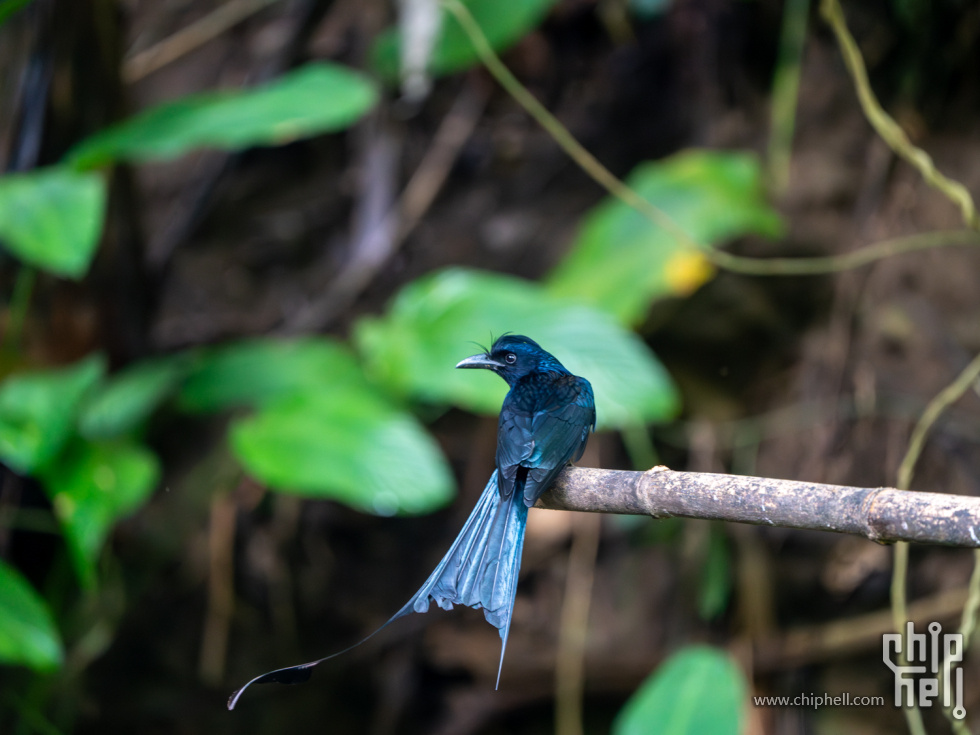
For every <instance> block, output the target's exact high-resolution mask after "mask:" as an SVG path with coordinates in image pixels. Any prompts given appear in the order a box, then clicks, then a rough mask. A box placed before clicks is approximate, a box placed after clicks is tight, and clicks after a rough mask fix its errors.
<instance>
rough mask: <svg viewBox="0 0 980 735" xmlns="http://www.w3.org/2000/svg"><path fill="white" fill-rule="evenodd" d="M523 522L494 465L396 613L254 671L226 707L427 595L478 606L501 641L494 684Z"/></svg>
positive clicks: (523, 512) (421, 607) (301, 677)
mask: <svg viewBox="0 0 980 735" xmlns="http://www.w3.org/2000/svg"><path fill="white" fill-rule="evenodd" d="M526 525H527V506H526V505H524V494H523V492H518V491H517V489H515V490H514V491H513V492H512V493H511V495H510V496H509V497H508V498H501V497H500V492H499V490H498V488H497V472H496V470H494V473H493V474H492V475H491V476H490V481H489V482H488V483H487V486H486V487H485V488H484V489H483V493H482V494H481V495H480V498H479V500H478V501H477V503H476V507H475V508H473V512H472V513H470V517H469V518H468V519H467V520H466V524H465V525H464V526H463V530H462V531H460V532H459V535H458V536H457V537H456V540H455V541H454V542H453V545H452V546H451V547H449V551H448V552H446V555H445V556H444V557H443V558H442V561H440V562H439V564H438V566H437V567H436V568H435V570H434V571H433V572H432V574H430V575H429V578H428V579H427V580H426V581H425V584H423V585H422V587H421V588H420V589H419V591H418V592H416V593H415V594H414V595H412V598H411V599H410V600H409V601H408V602H406V603H405V605H404V606H403V607H402V608H401V609H400V610H399V611H398V612H396V613H395V614H394V615H392V616H391V617H390V618H389V619H388V620H387V621H386V622H385V623H384V624H383V625H381V626H380V627H379V628H377V629H376V630H374V631H373V632H372V633H370V634H369V635H367V636H365V637H364V638H362V639H361V640H360V641H358V642H357V643H355V644H354V645H353V646H349V647H348V648H345V649H344V650H342V651H338V652H337V653H333V654H330V655H329V656H325V657H324V658H321V659H318V660H316V661H310V662H309V663H305V664H300V665H299V666H290V667H288V668H285V669H277V670H276V671H270V672H269V673H267V674H263V675H261V676H257V677H256V678H254V679H252V680H251V681H250V682H248V683H247V684H246V685H245V686H243V687H242V688H241V689H239V690H238V691H236V692H235V693H234V694H232V695H231V697H230V698H229V700H228V709H234V707H235V705H236V704H237V703H238V699H239V697H241V695H242V693H243V692H244V691H245V689H246V688H247V687H249V686H251V685H252V684H268V683H273V682H276V683H280V684H298V683H300V682H303V681H306V680H307V679H309V678H310V675H311V673H312V669H313V667H314V666H316V665H317V664H320V663H323V662H324V661H327V660H328V659H331V658H334V657H335V656H340V655H341V654H343V653H347V652H348V651H350V650H351V649H352V648H356V647H357V646H359V645H361V644H362V643H364V642H365V641H367V640H368V639H369V638H372V637H373V636H374V635H375V634H377V633H378V632H380V631H381V630H383V629H384V628H386V627H387V626H388V625H389V624H390V623H391V622H392V621H394V620H397V619H398V618H400V617H403V616H405V615H408V614H409V613H412V612H419V613H424V612H426V611H427V610H428V609H429V601H430V600H431V601H433V602H435V603H436V604H437V605H438V606H439V607H441V608H442V609H444V610H451V609H452V607H453V605H468V606H469V607H473V608H483V614H484V616H485V617H486V619H487V621H488V622H489V623H490V624H492V625H494V626H496V627H497V628H498V629H499V630H500V637H501V639H502V640H503V643H502V644H501V650H500V666H499V667H498V669H497V686H499V685H500V672H501V670H502V669H503V665H504V653H505V652H506V650H507V636H508V634H509V633H510V621H511V614H512V613H513V610H514V595H515V594H516V592H517V576H518V573H519V572H520V568H521V551H522V550H523V548H524V528H525V526H526Z"/></svg>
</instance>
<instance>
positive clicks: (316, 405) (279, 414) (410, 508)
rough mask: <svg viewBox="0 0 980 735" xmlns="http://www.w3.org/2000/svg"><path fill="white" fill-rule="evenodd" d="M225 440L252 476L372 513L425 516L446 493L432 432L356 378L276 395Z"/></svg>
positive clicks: (448, 482) (447, 481) (446, 476)
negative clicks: (420, 514) (229, 443)
mask: <svg viewBox="0 0 980 735" xmlns="http://www.w3.org/2000/svg"><path fill="white" fill-rule="evenodd" d="M231 440H232V448H233V450H234V452H235V455H236V456H237V457H238V458H239V459H240V460H241V462H242V464H243V465H244V466H245V467H246V468H247V469H248V471H249V472H250V473H251V474H253V475H254V476H255V477H257V478H259V479H260V480H262V481H263V482H266V483H268V484H269V485H272V486H274V487H276V488H277V489H279V490H282V491H285V492H290V493H295V494H298V495H303V496H305V497H316V498H330V499H333V500H337V501H339V502H341V503H345V504H347V505H349V506H351V507H353V508H356V509H358V510H362V511H366V512H368V513H376V514H379V515H391V514H394V513H401V514H419V513H428V512H430V511H432V510H435V509H436V508H439V507H441V506H443V505H445V504H446V503H447V502H448V501H449V500H450V498H451V497H452V486H453V483H452V478H451V476H450V473H449V470H448V468H447V467H446V463H445V460H444V459H443V457H442V454H441V453H440V452H439V449H438V447H437V446H436V444H435V442H434V441H433V440H432V438H431V436H430V435H429V434H428V433H427V432H426V431H425V429H423V428H422V426H421V425H420V424H419V423H418V422H417V421H416V420H415V419H414V418H413V417H412V416H410V415H409V414H407V413H405V412H403V411H400V410H398V409H396V408H395V407H394V406H392V405H390V404H389V403H387V402H386V401H385V400H384V399H382V398H381V397H380V396H379V395H378V394H376V393H375V392H373V391H371V390H370V389H366V388H364V387H363V386H359V385H358V384H356V383H354V384H344V383H343V382H340V381H337V382H334V383H332V384H331V385H330V386H329V387H324V388H323V389H321V390H319V391H316V392H311V393H308V394H297V395H292V396H288V397H286V398H284V399H281V400H279V401H277V402H275V403H273V404H271V405H269V406H267V407H265V408H262V409H261V410H260V411H259V412H258V414H256V415H255V416H253V417H250V418H247V419H242V420H239V421H237V422H236V423H235V424H234V425H233V427H232V432H231Z"/></svg>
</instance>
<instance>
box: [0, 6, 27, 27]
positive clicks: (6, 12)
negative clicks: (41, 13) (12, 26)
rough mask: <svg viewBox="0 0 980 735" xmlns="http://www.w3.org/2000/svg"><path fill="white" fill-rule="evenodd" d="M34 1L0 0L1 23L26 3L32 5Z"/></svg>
mask: <svg viewBox="0 0 980 735" xmlns="http://www.w3.org/2000/svg"><path fill="white" fill-rule="evenodd" d="M32 2H34V0H0V24H2V23H3V22H4V21H6V20H7V18H9V17H10V16H11V15H13V14H14V13H16V12H17V11H18V10H20V9H21V8H23V7H24V6H25V5H30V4H31V3H32Z"/></svg>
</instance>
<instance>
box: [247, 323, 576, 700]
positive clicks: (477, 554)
mask: <svg viewBox="0 0 980 735" xmlns="http://www.w3.org/2000/svg"><path fill="white" fill-rule="evenodd" d="M456 367H458V368H482V369H487V370H492V371H493V372H495V373H497V374H498V375H499V376H500V377H501V378H503V379H504V380H505V381H507V384H508V385H509V386H510V391H509V392H508V393H507V397H506V398H504V403H503V405H502V406H501V409H500V420H499V422H498V427H497V454H496V469H495V470H494V472H493V474H492V475H491V476H490V481H489V482H488V483H487V485H486V487H485V488H484V489H483V493H482V494H481V495H480V498H479V500H478V501H477V503H476V507H474V508H473V512H472V513H470V517H469V518H468V519H467V521H466V523H465V525H464V526H463V529H462V531H460V533H459V535H458V536H457V537H456V540H455V541H454V542H453V545H452V546H451V547H450V548H449V551H448V552H447V553H446V555H445V556H444V557H443V559H442V561H441V562H439V564H438V566H436V568H435V569H434V570H433V572H432V574H430V575H429V578H428V579H427V580H426V581H425V584H423V585H422V587H421V588H420V589H419V591H418V592H416V593H415V594H414V595H413V596H412V598H411V599H410V600H409V601H408V602H407V603H405V605H404V606H403V607H402V608H401V610H399V611H398V612H397V613H395V614H394V615H393V616H392V617H391V618H390V619H389V620H388V621H387V622H386V623H385V624H384V625H382V626H381V628H378V630H375V631H374V632H373V633H371V634H370V635H369V636H367V638H364V639H363V640H362V641H360V642H359V643H356V644H354V645H355V646H357V645H360V643H363V642H364V641H366V640H367V639H368V638H370V637H371V636H373V635H374V634H375V633H377V632H378V631H380V630H381V629H382V628H384V627H385V626H387V625H388V624H389V623H391V622H392V621H393V620H397V619H398V618H400V617H402V616H404V615H408V614H409V613H412V612H425V611H426V610H428V609H429V605H430V603H431V602H435V603H436V604H437V605H438V606H439V607H441V608H443V609H445V610H449V609H452V607H453V605H467V606H469V607H473V608H482V609H483V614H484V616H485V617H486V619H487V621H488V622H490V623H491V624H492V625H494V626H496V627H497V628H498V629H499V630H500V637H501V638H502V640H503V642H502V646H501V652H500V667H499V668H498V672H497V683H498V685H499V683H500V671H501V670H502V669H503V662H504V653H505V652H506V649H507V637H508V634H509V633H510V623H511V617H512V613H513V609H514V597H515V594H516V592H517V578H518V574H519V572H520V567H521V552H522V550H523V548H524V530H525V528H526V526H527V511H528V508H530V507H531V506H532V505H534V503H535V501H537V499H538V497H540V495H541V493H543V492H544V491H545V490H547V489H548V487H549V486H550V485H551V483H552V482H554V480H555V477H556V476H557V475H558V473H559V472H561V470H562V469H563V468H564V467H565V466H566V465H567V464H568V463H569V462H574V461H576V460H577V459H579V458H580V457H581V456H582V452H583V451H585V444H586V442H587V441H588V438H589V432H590V431H592V430H593V429H594V428H595V401H594V398H593V395H592V386H591V385H590V384H589V381H587V380H586V379H585V378H580V377H577V376H575V375H572V374H571V373H570V372H569V371H568V370H566V369H565V367H564V366H563V365H562V364H561V363H560V362H559V361H558V360H557V359H556V358H555V357H554V355H551V354H550V353H548V352H546V351H545V350H544V349H542V347H541V346H540V345H539V344H538V343H537V342H535V341H534V340H532V339H529V338H528V337H524V336H521V335H516V334H507V335H504V336H502V337H500V338H499V339H497V340H496V341H495V342H494V343H493V346H492V347H491V348H490V349H489V350H487V351H486V352H484V353H482V354H479V355H473V356H472V357H468V358H466V359H465V360H462V361H461V362H460V363H459V364H458V365H457V366H456ZM353 647H354V646H351V648H353ZM349 650H350V648H347V649H344V651H340V652H339V653H335V654H333V655H331V656H327V657H326V658H322V659H320V660H318V661H311V662H310V663H307V664H302V665H300V666H292V667H289V668H286V669H279V670H277V671H272V672H270V673H268V674H263V675H262V676H259V677H257V678H255V679H253V680H252V681H250V682H249V683H248V684H246V685H245V686H244V687H242V688H241V689H239V690H238V691H237V692H235V693H234V694H233V695H232V696H231V699H229V701H228V708H229V709H231V708H233V707H234V706H235V703H236V702H237V701H238V698H239V697H240V696H241V693H242V692H243V691H244V690H245V688H246V687H248V686H249V685H251V684H257V683H267V682H279V683H298V682H300V681H305V680H306V679H308V678H309V676H310V670H311V669H312V668H313V667H314V666H316V665H317V664H319V663H321V662H323V661H326V660H327V659H330V658H333V657H334V656H339V655H340V654H341V653H345V652H346V651H349Z"/></svg>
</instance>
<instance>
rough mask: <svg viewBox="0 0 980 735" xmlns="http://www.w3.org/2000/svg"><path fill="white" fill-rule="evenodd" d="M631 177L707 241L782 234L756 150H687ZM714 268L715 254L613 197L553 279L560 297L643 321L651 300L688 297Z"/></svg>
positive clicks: (593, 216)
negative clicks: (700, 250) (694, 246)
mask: <svg viewBox="0 0 980 735" xmlns="http://www.w3.org/2000/svg"><path fill="white" fill-rule="evenodd" d="M626 183H627V184H628V185H629V186H630V187H631V188H632V189H634V190H635V191H636V192H637V193H639V194H640V195H641V196H642V197H643V198H644V199H646V200H647V201H649V202H650V203H652V204H653V205H654V206H656V207H657V208H659V209H660V210H662V211H663V212H664V213H666V214H667V215H668V216H669V217H670V218H671V219H672V220H673V221H674V222H675V223H676V224H677V225H678V226H679V227H680V229H681V230H683V231H684V232H685V233H687V235H688V236H689V237H690V238H691V239H693V240H694V241H695V242H697V243H700V244H702V245H704V246H706V247H707V246H713V245H716V244H718V243H721V242H724V241H726V240H731V239H732V238H736V237H741V236H743V235H746V234H749V233H758V234H762V235H768V236H770V237H775V236H777V235H779V234H780V233H781V232H782V223H781V221H780V218H779V215H778V214H777V213H776V212H775V211H774V210H773V209H772V207H771V206H770V205H769V204H768V203H767V202H766V200H765V196H764V189H763V187H762V170H761V167H760V165H759V161H758V159H757V158H756V157H755V156H754V155H752V154H749V153H734V152H731V151H703V150H688V151H682V152H681V153H677V154H674V155H673V156H670V157H669V158H665V159H663V160H661V161H647V162H645V163H641V164H640V165H639V166H637V167H636V168H635V169H634V170H633V173H631V174H630V176H629V177H628V178H627V179H626ZM712 274H713V268H712V266H711V265H710V263H709V262H708V261H707V259H706V258H704V257H703V256H701V255H700V254H699V253H697V252H692V249H691V248H690V246H688V245H686V244H685V243H682V242H680V241H678V239H677V238H676V237H675V236H674V235H673V234H672V233H670V232H668V231H667V230H665V229H663V228H659V227H653V226H652V225H651V224H650V221H649V220H648V219H646V217H644V216H643V215H642V214H640V213H639V212H637V211H636V210H634V209H633V208H632V207H629V206H627V205H626V204H624V203H623V202H621V201H619V200H618V199H614V198H612V197H609V198H607V199H605V200H604V201H603V202H602V203H601V204H599V205H598V206H597V207H595V208H594V209H593V210H592V211H591V212H589V213H588V214H586V215H585V218H584V220H583V223H582V226H581V229H580V230H579V233H578V236H577V237H576V238H575V241H574V242H573V243H572V246H571V250H570V251H569V253H568V256H567V257H565V258H564V259H563V260H562V261H561V263H560V264H559V265H558V267H557V268H555V270H554V271H553V272H552V273H551V274H550V275H549V276H548V278H547V280H546V283H547V285H548V289H549V290H550V291H551V292H552V293H553V294H555V295H556V296H560V297H564V298H570V299H576V300H579V301H584V302H585V303H589V304H593V305H594V306H596V307H598V308H600V309H603V310H605V311H608V312H609V313H610V314H612V315H614V316H615V317H616V318H617V319H619V320H620V321H622V322H624V323H626V324H635V323H636V322H638V321H640V320H641V319H642V317H643V315H644V314H645V313H646V311H647V308H648V307H649V305H650V303H651V301H654V300H656V299H661V298H664V297H667V296H686V295H688V294H690V293H691V292H693V291H694V290H696V289H697V288H698V287H699V286H701V285H702V284H703V283H704V282H705V281H707V280H708V279H709V278H710V277H711V276H712Z"/></svg>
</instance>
